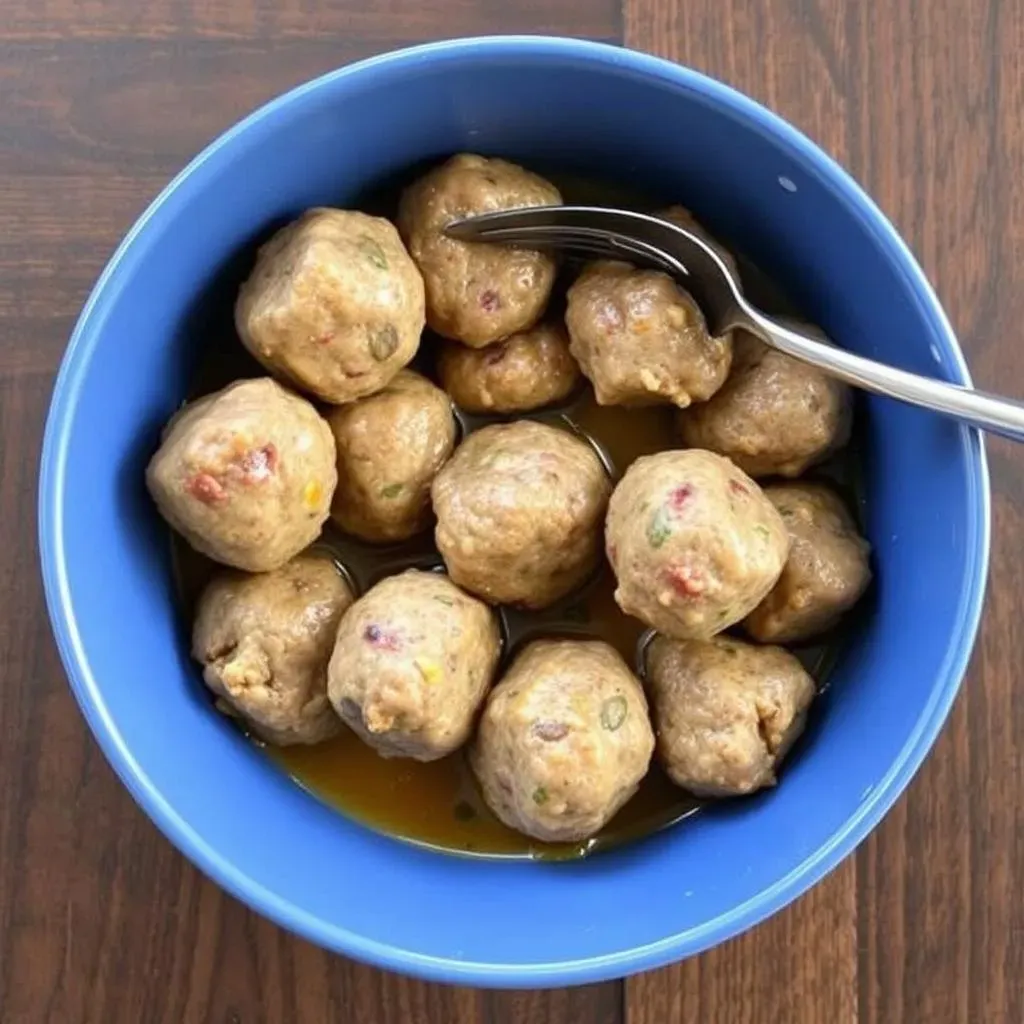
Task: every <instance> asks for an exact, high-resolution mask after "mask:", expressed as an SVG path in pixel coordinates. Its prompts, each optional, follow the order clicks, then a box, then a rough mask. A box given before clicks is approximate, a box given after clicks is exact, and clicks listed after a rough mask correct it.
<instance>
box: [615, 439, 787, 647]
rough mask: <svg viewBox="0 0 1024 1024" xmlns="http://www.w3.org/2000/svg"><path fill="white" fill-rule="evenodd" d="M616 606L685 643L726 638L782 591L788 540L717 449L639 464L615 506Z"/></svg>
mask: <svg viewBox="0 0 1024 1024" xmlns="http://www.w3.org/2000/svg"><path fill="white" fill-rule="evenodd" d="M606 542H607V548H608V559H609V561H610V562H611V565H612V569H613V570H614V572H615V577H616V581H617V586H616V589H615V600H616V602H617V603H618V605H619V607H620V608H621V609H622V610H623V611H624V612H625V613H626V614H627V615H634V616H636V617H637V618H638V619H640V620H641V621H643V622H645V623H647V625H648V626H653V627H654V628H655V629H657V630H659V631H661V632H662V633H667V634H668V635H669V636H673V637H677V638H678V639H680V640H686V639H691V638H693V639H704V638H706V637H710V636H713V635H714V634H715V633H720V632H721V631H722V630H724V629H727V628H728V627H729V626H731V625H733V624H734V623H737V622H739V621H740V620H741V619H742V618H743V617H744V616H746V615H747V614H748V613H749V612H751V611H753V610H754V608H756V607H757V605H758V604H760V602H761V601H762V599H763V598H764V597H765V595H766V594H767V593H768V591H769V590H771V589H772V587H773V586H775V583H776V582H777V581H778V578H779V574H780V573H781V572H782V567H783V565H784V564H785V561H786V556H787V554H788V553H789V536H788V534H787V533H786V527H785V525H784V524H783V522H782V518H781V517H780V515H779V513H778V512H777V511H776V510H775V506H774V505H772V503H771V502H770V501H769V500H768V499H767V498H766V497H765V496H764V492H763V491H762V490H761V489H760V487H758V486H757V484H755V483H754V481H753V480H751V479H750V477H748V476H747V475H746V474H745V473H743V472H742V471H741V470H739V469H737V468H736V467H735V466H734V465H733V464H732V463H731V462H730V461H729V460H728V459H724V458H722V457H721V456H719V455H714V454H712V453H711V452H703V451H697V450H693V451H668V452H660V453H659V454H657V455H648V456H645V457H643V458H640V459H637V460H636V462H634V463H633V465H632V466H630V467H629V469H628V470H627V471H626V474H625V476H623V478H622V480H621V481H620V482H619V485H618V486H617V487H616V488H615V491H614V493H613V494H612V497H611V502H610V503H609V506H608V522H607V527H606Z"/></svg>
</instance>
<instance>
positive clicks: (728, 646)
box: [647, 636, 814, 796]
mask: <svg viewBox="0 0 1024 1024" xmlns="http://www.w3.org/2000/svg"><path fill="white" fill-rule="evenodd" d="M647 684H648V692H649V693H650V696H651V703H652V705H653V707H654V723H655V731H656V732H657V736H658V760H659V761H660V762H661V765H662V767H663V768H664V769H665V772H666V773H667V774H668V776H669V778H670V779H671V780H672V781H673V782H674V783H676V785H678V786H682V788H683V789H686V790H689V791H690V792H691V793H695V794H696V795H697V796H738V795H740V794H743V793H753V792H754V791H755V790H757V789H761V788H763V787H765V786H773V785H775V770H776V768H777V767H778V765H779V763H780V762H781V761H782V759H783V758H784V757H785V756H786V754H787V752H788V751H789V748H790V747H791V746H792V744H793V742H794V740H796V738H797V737H798V736H799V735H800V733H801V732H803V728H804V721H805V718H806V714H807V708H808V707H809V706H810V703H811V701H812V700H813V699H814V681H813V680H812V679H811V677H810V676H809V675H808V674H807V673H806V672H805V671H804V669H803V666H802V665H801V664H800V662H799V661H797V660H796V658H794V657H793V655H792V654H790V653H789V652H788V651H785V650H783V649H782V648H781V647H756V646H754V645H752V644H745V643H740V642H739V641H737V640H731V639H729V638H728V637H715V638H714V639H712V640H684V641H681V642H680V641H675V640H669V639H667V638H666V637H661V636H659V637H655V639H654V640H653V641H652V643H651V645H650V647H649V648H648V653H647Z"/></svg>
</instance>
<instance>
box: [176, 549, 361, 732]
mask: <svg viewBox="0 0 1024 1024" xmlns="http://www.w3.org/2000/svg"><path fill="white" fill-rule="evenodd" d="M351 603H352V592H351V590H350V589H349V587H348V584H347V583H346V582H345V580H344V579H343V578H342V576H341V574H340V573H339V572H338V570H337V568H336V567H335V565H334V563H333V562H332V561H331V559H330V558H329V557H328V556H326V555H320V554H304V555H299V556H297V557H296V558H293V559H292V560H291V561H290V562H288V563H286V564H285V565H283V566H281V568H280V569H276V570H274V571H273V572H268V573H260V574H258V575H248V574H245V573H239V572H235V571H233V570H225V571H223V572H221V573H220V574H218V575H217V576H215V577H214V578H213V579H212V580H211V581H210V582H209V583H208V584H207V586H206V587H205V589H204V590H203V593H202V595H201V596H200V598H199V603H198V606H197V610H196V619H195V624H194V626H193V630H192V656H193V657H194V658H195V659H196V661H198V662H199V663H200V664H201V665H202V666H203V681H204V682H205V683H206V685H207V686H208V687H209V688H210V690H211V691H212V692H213V693H214V694H216V695H217V698H218V700H217V706H218V708H219V709H220V710H221V711H223V712H224V713H225V714H228V715H231V716H232V717H235V718H239V719H241V720H242V721H243V722H245V723H246V725H247V726H248V728H249V729H250V730H251V731H252V732H253V733H255V735H257V736H259V737H260V738H261V739H263V740H266V742H268V743H273V744H276V745H278V746H290V745H294V744H313V743H319V742H321V741H322V740H326V739H329V738H330V737H331V736H333V735H335V734H336V733H337V732H338V731H339V729H340V728H341V722H340V721H339V719H338V716H337V715H336V714H335V713H334V709H333V708H332V707H331V705H330V703H329V702H328V700H327V661H328V659H329V658H330V656H331V650H332V649H333V647H334V634H335V631H336V630H337V628H338V621H339V620H340V619H341V615H342V613H343V612H344V611H345V609H346V608H347V607H348V606H349V605H350V604H351Z"/></svg>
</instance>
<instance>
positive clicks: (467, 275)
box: [398, 153, 561, 347]
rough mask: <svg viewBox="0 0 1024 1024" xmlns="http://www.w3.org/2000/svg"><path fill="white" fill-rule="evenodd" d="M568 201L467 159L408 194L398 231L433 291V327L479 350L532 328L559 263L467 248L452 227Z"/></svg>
mask: <svg viewBox="0 0 1024 1024" xmlns="http://www.w3.org/2000/svg"><path fill="white" fill-rule="evenodd" d="M560 202H561V195H560V194H559V192H558V189H557V188H555V186H554V185H552V184H551V183H550V182H548V181H545V180H544V179H543V178H541V177H539V176H538V175H536V174H533V173H531V172H530V171H527V170H525V169H524V168H522V167H519V166H517V165H516V164H513V163H509V162H508V161H507V160H498V159H494V158H488V157H482V156H476V155H474V154H469V153H461V154H458V155H456V156H453V157H452V158H451V159H450V160H447V161H446V162H445V163H443V164H441V165H440V166H439V167H435V168H434V169H433V170H431V171H429V172H428V173H427V174H425V175H424V176H423V177H422V178H420V179H419V180H418V181H416V182H414V183H413V184H412V185H410V186H409V188H407V189H406V190H405V192H404V193H403V194H402V198H401V200H400V202H399V208H398V226H399V229H400V230H401V232H402V237H403V238H404V239H405V241H406V244H407V245H408V247H409V252H410V253H411V254H412V258H413V259H414V260H415V261H416V265H417V266H418V267H419V269H420V272H421V273H422V275H423V281H424V284H425V285H426V296H427V323H428V324H429V326H430V327H431V328H432V329H433V330H434V331H436V332H437V333H438V334H440V335H442V336H443V337H445V338H450V339H452V340H454V341H461V342H463V343H464V344H466V345H470V346H473V347H480V346H483V345H489V344H491V343H492V342H495V341H499V340H500V339H502V338H507V337H508V336H509V335H511V334H515V333H517V332H518V331H524V330H527V329H528V328H530V327H532V326H533V325H534V324H535V323H537V321H538V320H539V319H540V318H541V316H542V315H543V313H544V309H545V307H546V306H547V303H548V298H549V296H550V294H551V288H552V286H553V285H554V281H555V271H556V262H555V260H554V258H553V257H552V256H550V255H548V254H547V253H541V252H532V251H529V250H525V249H512V248H509V247H507V246H499V245H486V244H481V243H477V242H460V241H457V240H455V239H454V238H449V237H448V236H447V235H446V234H445V233H444V229H445V228H446V227H447V226H448V225H449V224H451V223H452V222H453V221H456V220H459V219H460V218H463V217H468V216H472V215H474V214H480V213H491V212H494V211H496V210H510V209H519V208H522V207H529V206H549V205H551V204H556V203H560Z"/></svg>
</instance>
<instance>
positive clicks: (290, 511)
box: [146, 378, 338, 572]
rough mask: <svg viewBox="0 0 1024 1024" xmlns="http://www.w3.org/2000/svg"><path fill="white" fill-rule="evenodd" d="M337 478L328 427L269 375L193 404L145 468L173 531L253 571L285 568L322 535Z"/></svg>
mask: <svg viewBox="0 0 1024 1024" xmlns="http://www.w3.org/2000/svg"><path fill="white" fill-rule="evenodd" d="M337 479H338V473H337V469H336V467H335V458H334V438H333V437H332V436H331V431H330V428H329V427H328V426H327V424H326V423H325V422H324V420H323V419H322V418H321V416H320V414H319V413H318V412H317V411H316V409H314V408H313V406H312V405H311V404H310V403H309V402H307V401H306V400H305V399H304V398H300V397H299V396H298V395H296V394H293V393H292V392H291V391H289V390H287V389H286V388H283V387H281V385H280V384H277V383H276V382H275V381H273V380H270V379H269V378H260V379H256V380H242V381H236V382H235V383H234V384H229V385H228V386H227V387H226V388H223V389H222V390H221V391H217V392H215V393H214V394H212V395H206V396H205V397H204V398H200V399H197V400H196V401H194V402H190V403H188V404H187V405H186V406H184V408H182V409H181V410H180V411H179V412H178V413H177V414H176V415H175V416H174V417H173V418H172V419H171V421H170V422H169V423H168V424H167V426H166V427H165V429H164V432H163V438H162V440H161V443H160V447H159V449H158V450H157V452H156V454H155V455H154V456H153V458H152V459H151V460H150V463H149V466H148V467H147V469H146V483H147V485H148V487H149V491H150V494H151V495H152V496H153V500H154V501H155V502H156V506H157V508H158V509H159V511H160V513H161V514H162V515H163V517H164V518H165V519H166V520H167V521H168V522H169V523H170V524H171V526H173V527H174V529H175V530H177V531H178V533H180V534H181V535H182V536H183V537H184V538H185V540H187V541H188V543H189V544H190V545H191V546H192V547H193V548H195V550H196V551H199V552H201V553H202V554H204V555H206V556H208V557H209V558H212V559H213V560H214V561H216V562H222V563H223V564H224V565H230V566H232V567H234V568H236V569H244V570H246V571H248V572H269V571H270V570H271V569H277V568H279V567H280V566H282V565H284V563H285V562H287V561H288V560H289V559H290V558H292V557H293V556H294V555H297V554H298V553H299V552H300V551H302V549H303V548H306V547H308V546H309V545H310V544H312V543H313V541H314V540H316V539H317V537H319V536H320V530H321V528H322V526H323V524H324V521H325V520H326V519H327V516H328V513H329V511H330V507H331V498H332V496H333V494H334V488H335V484H336V483H337Z"/></svg>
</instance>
